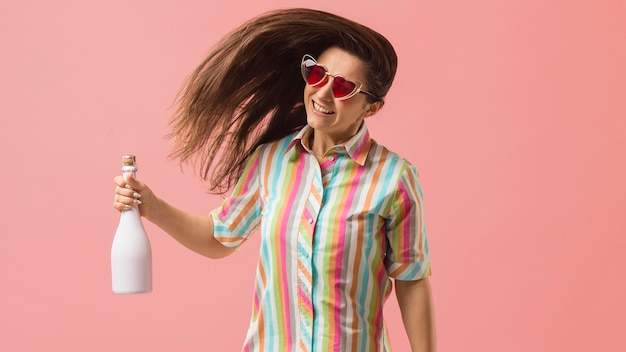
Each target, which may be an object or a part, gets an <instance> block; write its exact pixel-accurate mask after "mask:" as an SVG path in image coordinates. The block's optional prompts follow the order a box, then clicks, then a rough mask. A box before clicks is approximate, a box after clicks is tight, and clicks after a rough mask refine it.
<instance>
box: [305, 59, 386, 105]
mask: <svg viewBox="0 0 626 352" xmlns="http://www.w3.org/2000/svg"><path fill="white" fill-rule="evenodd" d="M300 70H301V72H302V78H304V81H305V82H306V83H307V84H309V85H311V86H314V87H323V86H324V85H326V83H328V77H329V76H330V77H332V78H333V96H334V97H335V99H337V100H346V99H350V98H352V97H353V96H355V95H356V94H357V93H363V94H366V95H369V96H372V97H374V98H376V99H379V97H378V96H376V95H375V94H372V93H370V92H368V91H365V90H363V89H361V87H362V86H363V83H361V82H359V81H349V80H347V79H346V78H345V77H343V76H342V75H331V74H330V73H328V70H327V69H326V67H324V66H322V65H320V64H318V63H317V61H316V60H315V59H314V58H313V56H311V55H309V54H306V55H304V56H303V57H302V63H301V64H300Z"/></svg>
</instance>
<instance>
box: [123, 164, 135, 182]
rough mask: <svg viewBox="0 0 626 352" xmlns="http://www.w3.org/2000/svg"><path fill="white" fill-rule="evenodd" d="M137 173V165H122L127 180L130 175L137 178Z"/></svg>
mask: <svg viewBox="0 0 626 352" xmlns="http://www.w3.org/2000/svg"><path fill="white" fill-rule="evenodd" d="M136 175H137V166H122V176H124V179H125V180H128V178H129V177H132V178H135V176H136Z"/></svg>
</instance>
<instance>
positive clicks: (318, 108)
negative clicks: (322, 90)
mask: <svg viewBox="0 0 626 352" xmlns="http://www.w3.org/2000/svg"><path fill="white" fill-rule="evenodd" d="M313 109H314V110H315V111H318V112H321V113H322V114H326V115H332V114H334V113H335V112H334V111H330V110H328V109H326V108H325V107H323V106H321V105H319V104H318V103H316V102H315V101H313Z"/></svg>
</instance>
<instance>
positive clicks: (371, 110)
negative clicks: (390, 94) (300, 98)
mask: <svg viewBox="0 0 626 352" xmlns="http://www.w3.org/2000/svg"><path fill="white" fill-rule="evenodd" d="M383 105H384V103H383V102H382V101H377V102H375V103H370V104H367V107H365V111H364V112H363V117H370V116H372V115H374V114H376V113H377V112H378V111H379V110H380V109H382V107H383Z"/></svg>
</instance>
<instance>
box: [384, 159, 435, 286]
mask: <svg viewBox="0 0 626 352" xmlns="http://www.w3.org/2000/svg"><path fill="white" fill-rule="evenodd" d="M385 229H386V235H387V243H388V247H387V253H386V255H385V267H386V268H387V272H388V274H389V276H390V277H393V278H395V279H397V280H407V281H408V280H420V279H423V278H426V277H428V276H429V275H430V257H429V250H428V238H427V236H426V227H425V225H424V209H423V199H422V188H421V186H420V184H419V180H418V174H417V170H416V169H415V167H413V166H412V165H408V167H406V169H405V170H404V172H403V173H402V176H401V177H400V180H399V182H398V186H397V189H396V192H395V195H394V199H393V200H392V206H391V211H390V214H389V216H388V218H387V221H386V224H385Z"/></svg>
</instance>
